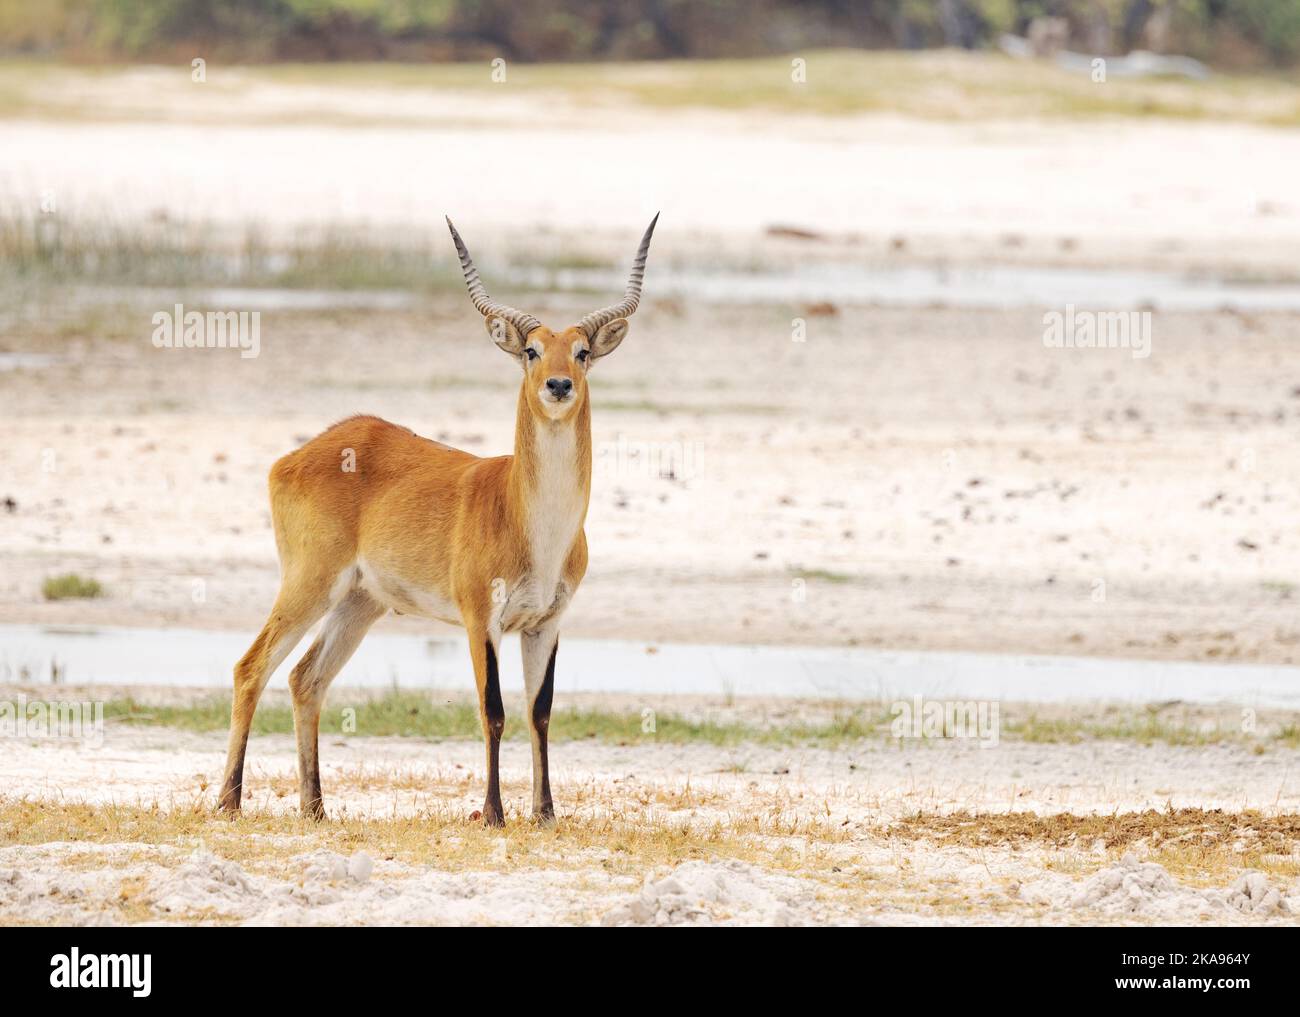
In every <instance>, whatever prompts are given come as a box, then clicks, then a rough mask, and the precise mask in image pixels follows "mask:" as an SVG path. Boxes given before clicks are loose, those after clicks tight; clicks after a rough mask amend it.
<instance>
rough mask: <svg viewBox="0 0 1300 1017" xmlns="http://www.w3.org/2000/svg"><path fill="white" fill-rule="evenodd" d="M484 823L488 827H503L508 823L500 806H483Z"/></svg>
mask: <svg viewBox="0 0 1300 1017" xmlns="http://www.w3.org/2000/svg"><path fill="white" fill-rule="evenodd" d="M483 825H484V826H487V827H501V826H505V825H506V819H505V816H503V815H502V814H501V807H500V806H492V805H484V806H483Z"/></svg>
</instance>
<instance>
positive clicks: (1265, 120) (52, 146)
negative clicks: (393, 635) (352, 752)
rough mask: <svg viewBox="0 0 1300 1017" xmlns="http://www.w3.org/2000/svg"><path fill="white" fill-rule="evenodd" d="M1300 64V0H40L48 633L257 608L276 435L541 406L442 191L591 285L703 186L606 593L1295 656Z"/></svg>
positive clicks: (673, 245)
mask: <svg viewBox="0 0 1300 1017" xmlns="http://www.w3.org/2000/svg"><path fill="white" fill-rule="evenodd" d="M1298 59H1300V5H1297V4H1296V3H1295V0H1165V2H1156V0H1113V2H1112V0H1061V2H1055V3H1053V2H1016V0H942V2H937V3H929V2H921V0H891V2H859V3H850V2H806V3H793V2H790V3H781V2H774V0H773V2H766V3H759V4H751V3H743V4H742V3H738V2H737V3H733V2H730V0H717V2H705V3H700V2H694V3H687V2H676V0H632V2H619V3H615V2H598V0H589V2H580V0H575V2H567V3H559V4H551V5H547V9H546V10H545V11H543V10H541V9H540V5H539V8H538V9H534V8H532V7H531V6H529V5H517V4H507V3H470V2H454V0H441V2H437V0H435V2H426V3H422V2H416V0H404V2H403V0H280V2H266V0H263V2H251V0H245V2H234V0H214V2H205V3H200V2H193V0H160V2H156V3H143V2H139V3H137V2H131V0H118V2H108V0H102V2H94V0H82V2H73V0H51V2H48V3H43V4H26V3H16V2H12V0H0V561H2V562H3V566H4V567H3V569H0V623H4V625H6V626H7V629H6V631H7V633H8V635H7V637H6V638H8V640H9V645H10V646H11V647H13V646H15V645H17V643H18V642H19V641H20V638H19V637H20V636H21V639H22V640H26V639H28V638H29V637H32V634H33V632H35V631H36V630H35V629H34V628H33V626H38V625H39V626H47V627H48V626H56V627H57V626H95V625H112V626H126V627H136V626H139V627H146V628H150V629H152V630H156V629H158V628H162V627H168V628H177V627H180V628H196V629H211V630H231V631H232V632H247V634H248V636H249V637H251V635H252V633H253V632H254V631H255V630H256V628H257V626H258V625H259V624H260V622H261V620H262V618H263V617H264V614H265V612H266V610H267V609H268V607H269V605H270V603H271V601H272V599H273V597H274V591H275V588H276V583H277V570H276V563H275V557H274V547H273V541H272V537H271V532H270V520H269V514H268V511H267V505H266V494H265V477H266V473H267V470H268V469H269V467H270V465H271V463H272V462H273V461H274V460H275V459H276V458H277V457H278V456H280V455H282V454H284V453H285V452H287V451H289V450H290V449H292V448H294V447H295V446H296V445H297V444H300V443H301V442H302V441H304V440H306V439H307V438H309V437H311V436H312V435H314V434H316V433H318V432H319V431H320V430H321V429H323V428H324V427H326V426H327V425H329V424H330V423H332V422H333V421H335V420H337V419H339V418H341V417H344V416H347V415H349V414H352V413H357V412H368V413H376V414H379V415H382V416H385V417H387V418H389V419H392V420H395V421H397V422H399V423H402V424H405V425H407V426H410V427H412V428H414V429H415V430H417V431H418V432H420V433H422V434H425V435H427V436H429V437H433V438H437V439H439V440H442V441H445V442H449V443H451V444H454V445H458V446H460V447H463V448H466V449H468V450H470V451H472V452H475V453H477V454H480V455H496V454H502V453H505V452H508V451H509V449H510V447H511V436H512V428H513V421H514V397H515V389H516V387H517V384H518V382H517V376H516V373H515V368H514V366H513V365H512V364H511V363H510V362H509V361H508V360H506V359H505V358H503V357H502V356H501V355H500V353H499V352H498V351H497V350H496V349H495V348H494V347H493V346H492V344H491V343H489V342H487V341H486V340H485V337H484V335H483V330H482V326H481V323H480V322H479V320H478V318H477V315H476V314H475V313H474V311H473V309H472V307H471V306H470V303H469V301H468V299H467V297H466V295H465V293H464V288H463V284H462V283H461V281H460V278H459V273H458V271H457V267H456V264H455V260H454V257H453V252H452V248H451V244H450V241H449V240H448V238H447V235H446V229H445V225H444V222H443V216H444V215H446V214H450V215H451V216H452V217H453V218H454V219H455V220H456V223H457V226H458V227H459V229H460V231H461V233H462V234H463V236H464V237H465V239H466V241H467V243H468V245H469V247H470V249H471V251H472V252H473V253H474V256H475V259H476V261H477V262H478V265H479V267H480V269H481V270H482V272H483V275H484V278H485V280H486V281H487V285H488V288H489V290H490V292H491V293H492V294H493V295H494V296H497V297H499V298H501V299H503V300H506V301H508V302H510V303H512V304H515V305H519V306H523V307H525V308H527V309H528V310H529V311H530V312H532V313H534V314H536V315H537V316H538V317H539V318H541V319H542V320H543V321H545V322H547V323H548V324H551V325H553V326H557V327H560V326H563V325H565V324H567V323H569V322H570V321H573V320H576V318H577V317H578V316H579V315H581V314H582V313H585V311H587V310H589V309H591V308H592V307H594V306H598V305H601V304H604V303H607V302H608V301H609V300H610V299H611V298H612V297H613V296H614V295H615V294H617V293H618V292H619V291H620V290H621V287H622V284H623V280H624V278H625V273H626V270H627V266H628V264H629V262H630V259H631V256H632V254H633V250H634V247H635V244H636V241H637V238H638V237H639V236H640V232H641V230H642V229H643V228H644V226H645V223H646V222H647V221H648V220H649V218H650V217H651V216H652V215H653V214H654V213H655V212H656V211H660V210H661V211H662V213H663V216H662V219H661V220H660V224H659V229H658V232H657V234H656V237H655V246H654V249H653V251H652V253H651V258H650V265H649V270H648V274H647V277H646V300H645V302H644V303H643V305H642V308H641V310H640V311H639V312H638V315H637V318H636V320H635V322H634V324H633V329H632V333H631V337H630V339H629V340H628V342H626V343H624V345H623V346H622V347H621V348H620V350H619V352H618V355H617V356H615V357H611V358H609V360H608V361H607V362H602V364H601V365H600V369H599V370H598V371H596V372H595V373H594V374H593V378H592V391H593V399H594V427H595V439H596V442H597V461H596V477H595V484H594V493H593V502H592V509H591V513H590V517H589V521H588V537H589V541H590V545H591V549H592V551H591V560H592V567H591V571H590V572H589V574H588V578H587V580H586V582H585V584H584V586H583V588H582V590H581V592H580V594H579V598H578V600H577V601H575V603H574V608H573V610H572V611H571V613H570V619H571V621H570V625H571V628H572V630H573V632H574V634H575V635H579V636H583V637H588V638H620V639H628V640H644V641H665V642H686V643H706V644H738V645H742V646H752V645H759V644H796V645H801V646H810V645H816V646H828V647H837V648H876V649H883V650H890V649H908V650H961V651H981V652H993V651H998V652H1007V651H1010V652H1017V653H1020V652H1024V653H1051V654H1062V655H1071V656H1075V655H1094V656H1109V657H1124V658H1131V657H1145V658H1153V659H1158V660H1170V659H1178V660H1240V661H1248V662H1264V663H1273V664H1293V663H1295V662H1296V660H1297V659H1298V658H1300V616H1298V615H1297V612H1296V605H1297V598H1298V597H1300V593H1298V592H1297V583H1300V578H1297V577H1298V576H1300V530H1298V529H1297V527H1296V526H1295V520H1296V518H1298V517H1300V491H1298V490H1297V482H1298V478H1300V472H1298V471H1297V470H1296V468H1295V467H1296V465H1297V460H1296V457H1295V452H1294V449H1295V441H1296V438H1297V427H1298V425H1300V368H1298V367H1297V364H1300V360H1298V359H1297V357H1296V353H1297V350H1296V345H1295V344H1296V342H1297V335H1298V334H1300V317H1298V315H1300V269H1298V268H1297V266H1296V260H1295V251H1296V250H1297V244H1298V243H1300V198H1297V196H1296V189H1295V177H1296V167H1297V166H1300V131H1298V130H1297V126H1298V125H1300V87H1297V69H1296V62H1297V60H1298ZM177 305H181V308H183V309H185V310H198V311H202V312H222V313H247V314H253V313H256V314H258V315H259V316H260V317H259V321H260V336H259V349H258V353H257V356H255V357H242V356H240V354H239V352H238V351H231V350H226V349H206V348H205V349H168V348H158V347H157V346H156V345H155V344H154V342H153V341H152V339H153V336H154V332H155V324H154V321H155V316H156V315H158V314H160V313H163V314H171V313H173V312H175V311H176V309H177ZM1080 310H1081V311H1085V312H1086V313H1087V314H1107V315H1109V314H1124V315H1130V314H1131V315H1136V316H1137V317H1136V318H1134V319H1133V320H1134V321H1135V322H1138V323H1140V324H1139V326H1135V327H1143V328H1145V329H1146V330H1147V331H1146V335H1147V337H1148V339H1149V344H1148V345H1147V347H1146V355H1137V351H1135V349H1133V348H1130V347H1128V346H1125V347H1120V348H1103V349H1070V348H1059V347H1053V346H1052V345H1050V344H1049V343H1047V342H1046V341H1045V329H1046V323H1047V322H1048V321H1049V320H1050V319H1051V316H1052V315H1064V314H1066V313H1071V314H1073V313H1074V311H1080ZM177 313H183V312H177ZM381 625H382V626H387V627H390V628H393V629H400V630H405V631H410V632H424V631H427V628H426V627H425V626H424V623H421V622H418V621H415V620H412V619H409V618H400V619H399V618H394V619H388V620H386V621H385V622H383V623H381ZM41 631H47V629H42V630H41ZM42 638H44V637H42ZM42 645H43V644H42ZM24 652H25V651H24ZM31 656H32V655H28V657H24V656H23V653H20V652H18V651H14V652H13V653H11V654H10V655H9V657H8V658H6V659H7V660H9V661H10V665H9V666H11V668H12V667H25V666H27V665H26V664H14V663H13V662H14V661H17V660H19V659H20V658H21V659H23V660H26V659H28V658H29V657H31ZM36 656H39V654H37V655H36ZM41 666H42V667H44V666H46V665H45V664H42V665H41ZM224 666H227V665H226V664H224V663H223V667H224Z"/></svg>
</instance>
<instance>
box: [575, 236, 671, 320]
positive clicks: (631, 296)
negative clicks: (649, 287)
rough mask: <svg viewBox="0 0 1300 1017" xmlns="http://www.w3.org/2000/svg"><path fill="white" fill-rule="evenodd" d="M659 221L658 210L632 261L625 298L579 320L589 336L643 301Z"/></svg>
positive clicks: (634, 308) (627, 313) (633, 309)
mask: <svg viewBox="0 0 1300 1017" xmlns="http://www.w3.org/2000/svg"><path fill="white" fill-rule="evenodd" d="M658 221H659V213H658V212H656V213H655V217H654V218H653V219H651V220H650V225H649V226H647V227H646V231H645V236H643V237H642V238H641V246H640V247H638V248H637V251H636V261H634V262H633V263H632V274H631V275H630V276H628V280H627V290H626V291H624V293H623V299H622V300H620V301H619V302H618V303H617V304H610V305H609V306H608V307H602V308H601V309H600V310H599V311H592V312H591V313H590V314H589V315H587V316H586V317H585V318H583V319H582V320H581V321H580V322H578V328H580V329H582V330H583V331H584V332H586V333H587V337H588V338H592V337H594V336H595V334H596V332H597V331H599V329H600V327H601V326H602V325H607V324H609V323H610V322H611V321H613V320H614V319H615V318H626V317H627V316H628V315H630V314H631V313H632V312H633V311H635V310H636V308H637V305H638V304H639V303H641V280H642V279H643V278H645V260H646V257H647V256H648V255H649V254H650V238H651V237H652V236H654V232H655V223H657V222H658Z"/></svg>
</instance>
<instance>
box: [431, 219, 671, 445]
mask: <svg viewBox="0 0 1300 1017" xmlns="http://www.w3.org/2000/svg"><path fill="white" fill-rule="evenodd" d="M658 221H659V216H658V215H656V216H655V217H654V218H653V219H652V220H650V225H649V226H648V227H647V228H646V231H645V235H644V236H642V237H641V246H640V247H638V248H637V252H636V260H635V261H634V262H633V263H632V274H631V275H630V276H629V277H628V281H627V289H626V291H625V292H624V293H623V299H622V300H620V301H619V302H618V303H616V304H610V305H609V306H608V307H602V308H601V309H600V310H598V311H592V312H591V313H590V314H588V315H587V316H586V317H584V318H583V319H582V320H581V321H579V322H578V323H577V324H576V325H570V326H569V327H568V328H566V329H564V330H563V331H560V332H553V331H552V330H551V329H549V328H547V327H546V326H545V325H543V324H542V323H541V322H540V321H538V320H537V319H536V318H534V317H533V316H532V315H531V314H525V313H524V312H523V311H519V310H516V309H515V308H513V307H508V306H507V305H505V304H502V303H498V302H497V301H495V300H493V299H492V298H491V297H489V296H488V295H487V291H486V290H485V289H484V288H483V283H482V282H481V281H480V280H479V277H478V269H476V268H475V267H474V261H473V259H471V258H470V256H469V251H468V250H466V249H465V244H464V242H463V241H462V240H461V239H460V234H459V233H457V232H456V227H455V226H453V225H452V222H451V219H450V218H449V219H448V220H447V226H448V228H450V230H451V238H452V240H453V241H455V243H456V253H457V255H459V256H460V267H461V270H462V271H463V272H464V273H465V285H466V286H467V287H469V297H470V299H471V300H472V301H473V302H474V307H475V308H477V310H478V312H479V314H481V315H483V323H484V325H486V326H487V331H488V335H490V336H491V337H492V341H493V342H495V343H496V344H497V345H498V346H500V347H501V348H502V349H503V350H505V351H506V352H507V353H509V354H510V355H511V356H512V357H514V358H516V359H517V360H518V361H519V366H520V367H522V368H523V371H524V396H525V398H526V399H527V400H528V406H529V409H530V410H531V411H532V413H533V414H534V416H539V417H543V418H545V419H547V420H561V419H563V418H564V417H567V416H568V415H569V414H570V413H572V412H573V410H574V409H575V408H576V407H578V406H580V405H582V403H583V402H584V400H585V399H586V398H587V372H588V371H590V370H591V365H592V364H593V363H595V362H596V361H597V360H599V359H600V358H601V357H604V356H608V355H609V354H610V353H613V352H614V350H616V349H617V348H618V344H619V343H621V342H622V341H623V338H624V337H625V336H626V335H627V329H628V324H627V319H628V318H629V317H630V316H631V314H632V312H633V311H635V310H636V309H637V305H638V304H639V303H640V302H641V280H642V278H643V277H644V276H645V262H646V257H647V255H648V254H649V253H650V237H651V236H652V235H653V234H654V231H655V223H657V222H658Z"/></svg>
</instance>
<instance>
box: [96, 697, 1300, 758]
mask: <svg viewBox="0 0 1300 1017" xmlns="http://www.w3.org/2000/svg"><path fill="white" fill-rule="evenodd" d="M507 714H510V711H509V710H507ZM104 716H105V717H106V718H107V719H109V720H111V721H116V722H118V723H128V724H147V725H159V726H163V727H175V728H181V729H184V730H190V731H200V732H204V731H224V730H225V729H226V728H227V727H228V726H229V724H230V700H229V699H227V698H223V697H219V696H213V697H210V698H205V699H199V700H196V701H194V702H191V703H186V704H183V705H164V706H155V705H147V704H143V703H139V702H137V701H135V700H134V699H130V698H126V699H114V700H110V701H109V702H108V703H107V704H106V705H105V707H104ZM513 716H514V717H515V718H516V719H515V722H514V723H510V722H509V720H508V721H507V724H506V738H507V739H515V740H524V739H527V737H528V732H527V728H526V727H525V726H524V724H523V720H522V718H521V717H520V716H519V714H518V712H517V711H516V712H515V713H514V714H513ZM893 716H894V715H893V713H892V712H891V710H890V709H889V708H888V707H887V705H885V704H881V703H862V704H839V705H833V706H828V707H826V708H825V709H824V710H820V711H813V712H811V713H810V715H809V716H806V717H803V718H801V719H796V720H790V719H786V718H775V719H774V718H766V717H763V716H759V715H754V714H744V713H742V714H740V715H739V716H737V715H734V714H733V715H730V716H727V717H724V718H711V717H707V716H705V717H698V716H687V715H684V714H675V713H658V714H657V715H656V716H655V717H654V723H653V725H650V726H649V728H647V724H646V721H645V718H644V717H643V715H642V714H641V713H640V712H639V711H629V710H620V709H611V708H599V709H593V708H574V707H568V708H564V707H561V708H558V709H556V711H555V712H554V713H553V714H552V715H551V729H550V730H551V738H552V739H553V740H555V741H581V740H584V739H595V740H598V741H602V742H608V743H613V744H618V745H636V744H654V743H663V744H674V745H680V744H685V743H703V744H708V745H722V746H738V745H755V746H769V747H781V746H800V745H802V746H817V747H823V748H835V747H840V746H844V745H849V744H852V743H855V742H862V741H864V740H874V741H876V742H885V741H887V742H889V743H891V744H894V743H895V739H894V737H893V735H892V734H891V732H890V723H891V721H892V720H893ZM1234 716H1235V715H1233V714H1231V713H1222V714H1216V713H1214V712H1213V711H1209V712H1204V711H1202V712H1199V713H1190V714H1186V715H1184V714H1180V713H1179V711H1177V710H1163V709H1160V708H1157V707H1145V708H1143V707H1135V708H1132V709H1121V708H1117V707H1106V708H1104V709H1102V710H1101V711H1100V712H1088V711H1081V712H1077V713H1068V714H1059V715H1056V716H1050V717H1049V716H1040V715H1039V714H1037V713H1035V712H1033V711H1032V710H1030V711H1028V712H1022V710H1021V709H1016V710H1008V711H1006V713H1005V715H1004V716H1003V717H1002V723H1001V737H1002V738H1003V739H1005V740H1009V741H1025V742H1041V743H1067V744H1074V743H1078V742H1084V741H1131V742H1137V743H1139V744H1143V745H1150V744H1164V745H1186V746H1204V745H1213V744H1238V745H1247V746H1252V747H1254V748H1255V749H1256V750H1257V751H1265V750H1266V749H1267V748H1278V749H1293V748H1296V747H1300V725H1297V724H1296V723H1295V721H1294V720H1293V719H1291V717H1289V716H1288V717H1284V718H1281V719H1279V720H1277V721H1276V722H1270V723H1265V724H1261V726H1260V729H1259V731H1258V732H1254V733H1247V732H1243V731H1242V730H1241V725H1240V720H1239V718H1238V719H1237V721H1236V723H1235V724H1234V722H1233V717H1234ZM321 731H322V732H325V733H331V734H347V735H355V736H360V737H368V736H384V735H399V736H404V737H408V738H428V739H431V740H442V739H452V738H477V737H479V735H480V722H479V714H478V707H477V705H476V704H475V703H474V702H472V701H471V700H469V699H464V700H453V701H444V702H437V701H435V700H434V699H433V698H431V697H430V696H429V695H428V694H427V693H419V692H411V691H404V690H392V691H389V692H386V693H384V694H382V695H379V696H376V697H373V698H369V699H358V700H356V701H354V702H348V703H342V704H338V705H330V706H329V707H327V708H326V710H325V711H324V712H323V713H322V714H321ZM253 732H254V733H256V734H290V733H292V732H293V711H292V709H291V708H290V707H289V706H288V705H287V704H283V703H279V704H277V703H263V704H262V705H261V706H260V707H259V708H258V710H257V713H256V715H255V716H254V719H253ZM909 743H912V742H911V740H909Z"/></svg>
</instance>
